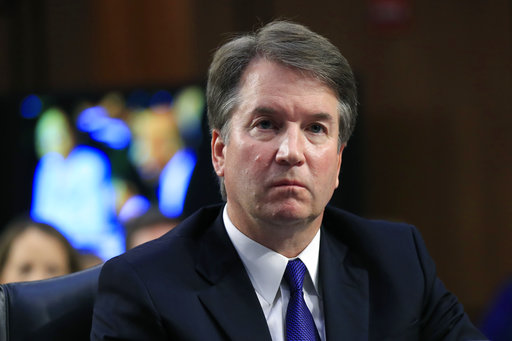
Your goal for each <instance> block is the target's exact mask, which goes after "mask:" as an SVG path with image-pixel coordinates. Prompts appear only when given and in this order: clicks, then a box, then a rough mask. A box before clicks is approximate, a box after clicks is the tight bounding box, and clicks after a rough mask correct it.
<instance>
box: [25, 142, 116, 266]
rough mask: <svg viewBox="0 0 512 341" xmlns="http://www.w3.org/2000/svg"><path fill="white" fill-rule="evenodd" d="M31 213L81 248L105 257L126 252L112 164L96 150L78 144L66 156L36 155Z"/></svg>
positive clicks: (52, 153)
mask: <svg viewBox="0 0 512 341" xmlns="http://www.w3.org/2000/svg"><path fill="white" fill-rule="evenodd" d="M31 216H32V217H33V218H34V219H35V220H38V221H44V222H47V223H49V224H52V225H54V226H55V227H56V228H58V229H59V230H60V231H61V232H62V233H63V234H64V235H65V236H66V238H68V240H69V241H70V242H71V244H72V245H73V246H74V247H75V248H77V249H79V250H95V251H97V253H98V256H100V257H101V258H103V259H109V258H111V257H113V256H115V255H118V254H119V253H121V252H123V251H124V239H123V238H124V234H123V233H122V231H121V229H120V227H119V225H118V224H117V220H116V218H115V194H114V189H113V186H112V182H111V178H110V163H109V160H108V159H107V157H106V155H105V154H103V153H102V152H100V151H98V150H96V149H94V148H91V147H88V146H78V147H76V148H75V149H74V150H73V151H72V152H71V153H70V154H69V155H68V156H67V157H66V158H64V157H63V156H62V155H61V154H59V153H56V152H50V153H47V154H45V155H44V156H43V157H42V158H41V159H40V161H39V163H38V165H37V167H36V170H35V174H34V183H33V195H32V205H31ZM99 240H101V244H100V243H98V241H99Z"/></svg>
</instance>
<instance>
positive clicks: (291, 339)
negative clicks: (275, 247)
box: [284, 258, 320, 341]
mask: <svg viewBox="0 0 512 341" xmlns="http://www.w3.org/2000/svg"><path fill="white" fill-rule="evenodd" d="M306 271H307V269H306V266H305V265H304V263H302V261H301V260H300V259H298V258H297V259H294V260H292V261H289V262H288V265H287V266H286V271H285V272H284V279H285V280H286V282H287V283H288V286H289V287H290V301H289V302H288V309H287V311H286V340H287V341H309V340H310V341H320V337H319V335H318V331H317V329H316V326H315V321H314V320H313V316H312V315H311V312H310V311H309V309H308V306H307V305H306V301H304V293H303V291H302V283H303V282H304V275H305V274H306Z"/></svg>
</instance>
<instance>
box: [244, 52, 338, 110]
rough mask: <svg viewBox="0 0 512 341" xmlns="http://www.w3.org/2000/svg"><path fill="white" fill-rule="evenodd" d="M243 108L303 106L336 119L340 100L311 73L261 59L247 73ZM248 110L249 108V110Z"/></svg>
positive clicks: (248, 68)
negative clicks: (253, 106) (334, 116)
mask: <svg viewBox="0 0 512 341" xmlns="http://www.w3.org/2000/svg"><path fill="white" fill-rule="evenodd" d="M239 95H240V103H239V104H240V105H241V106H251V105H256V106H258V105H261V104H262V103H259V102H261V101H264V102H265V103H264V104H265V105H277V106H280V105H282V106H285V107H286V106H297V105H298V106H301V107H303V108H307V109H310V110H313V111H318V112H325V113H329V114H332V115H336V113H337V107H338V99H337V96H336V93H335V92H334V90H333V89H331V88H330V87H328V86H327V85H326V84H325V83H323V82H322V81H320V80H319V79H318V78H316V77H314V76H313V75H312V74H311V73H308V72H305V71H302V70H298V69H294V68H291V67H288V66H285V65H282V64H280V63H277V62H273V61H269V60H267V59H264V58H257V59H255V60H253V61H251V63H250V64H249V65H248V66H247V68H246V70H245V71H244V73H243V75H242V78H241V81H240V88H239ZM246 109H247V108H246Z"/></svg>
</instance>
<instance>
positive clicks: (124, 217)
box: [117, 195, 151, 222]
mask: <svg viewBox="0 0 512 341" xmlns="http://www.w3.org/2000/svg"><path fill="white" fill-rule="evenodd" d="M150 206H151V203H150V202H149V200H148V199H147V198H146V197H144V196H142V195H134V196H133V197H131V198H130V199H128V200H126V202H125V203H124V205H123V207H121V209H120V210H119V214H118V215H117V217H118V218H119V221H121V222H127V221H128V220H130V219H133V218H136V217H140V216H141V215H143V214H144V213H145V212H146V211H147V210H149V208H150Z"/></svg>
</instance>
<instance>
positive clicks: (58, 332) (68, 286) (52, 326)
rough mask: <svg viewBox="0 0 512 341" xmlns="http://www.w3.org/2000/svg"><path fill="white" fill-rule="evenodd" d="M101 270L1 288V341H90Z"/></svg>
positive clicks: (96, 267)
mask: <svg viewBox="0 0 512 341" xmlns="http://www.w3.org/2000/svg"><path fill="white" fill-rule="evenodd" d="M101 267H102V265H101V264H100V265H97V266H94V267H92V268H89V269H86V270H83V271H79V272H75V273H72V274H69V275H65V276H60V277H55V278H51V279H45V280H40V281H33V282H19V283H7V284H2V285H0V341H10V340H15V341H18V340H53V341H54V340H73V341H75V340H77V341H79V340H89V339H90V330H91V324H92V312H93V305H94V299H95V297H96V292H97V288H98V277H99V273H100V270H101Z"/></svg>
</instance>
